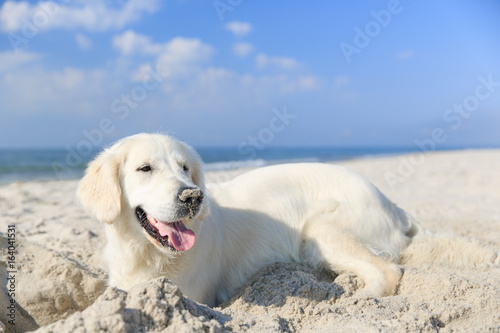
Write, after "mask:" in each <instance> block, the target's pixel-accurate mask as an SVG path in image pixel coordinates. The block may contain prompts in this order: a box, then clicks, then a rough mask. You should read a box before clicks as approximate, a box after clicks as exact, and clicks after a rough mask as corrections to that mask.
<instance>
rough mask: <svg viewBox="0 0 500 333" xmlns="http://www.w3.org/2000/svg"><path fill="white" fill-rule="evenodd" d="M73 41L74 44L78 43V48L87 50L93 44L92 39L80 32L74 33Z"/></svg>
mask: <svg viewBox="0 0 500 333" xmlns="http://www.w3.org/2000/svg"><path fill="white" fill-rule="evenodd" d="M75 41H76V44H77V45H78V47H79V48H80V50H84V51H87V50H90V49H91V48H92V47H93V46H94V43H93V42H92V40H91V39H90V38H89V37H87V36H85V35H84V34H82V33H77V34H76V35H75Z"/></svg>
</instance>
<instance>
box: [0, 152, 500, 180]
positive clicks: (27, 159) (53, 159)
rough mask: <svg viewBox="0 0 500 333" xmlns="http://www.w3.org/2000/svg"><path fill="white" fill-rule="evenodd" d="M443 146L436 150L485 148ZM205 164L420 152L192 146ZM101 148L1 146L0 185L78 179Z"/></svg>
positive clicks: (218, 166) (213, 167)
mask: <svg viewBox="0 0 500 333" xmlns="http://www.w3.org/2000/svg"><path fill="white" fill-rule="evenodd" d="M488 148H499V147H495V146H481V147H445V148H440V149H436V150H435V151H449V150H465V149H488ZM195 149H196V151H197V152H198V154H200V156H201V158H202V159H203V161H204V163H205V171H214V170H232V169H238V168H245V167H262V166H266V165H273V164H280V163H299V162H327V161H343V160H349V159H355V158H369V157H380V156H394V155H400V154H407V153H415V152H421V151H422V150H421V149H420V148H419V147H417V146H412V147H368V146H367V147H266V148H265V149H262V150H257V149H255V150H253V151H252V153H251V154H250V153H249V152H248V151H246V152H243V151H239V150H238V148H236V147H195ZM100 151H102V148H99V149H92V150H91V151H85V152H81V151H77V149H76V148H65V149H61V148H20V149H5V148H4V149H1V148H0V184H1V185H4V184H8V183H13V182H19V181H21V182H26V181H51V180H68V179H78V178H81V177H82V175H83V173H84V171H85V168H86V167H87V164H88V163H89V162H90V161H91V160H92V159H93V158H94V157H95V156H96V155H97V154H98V153H99V152H100Z"/></svg>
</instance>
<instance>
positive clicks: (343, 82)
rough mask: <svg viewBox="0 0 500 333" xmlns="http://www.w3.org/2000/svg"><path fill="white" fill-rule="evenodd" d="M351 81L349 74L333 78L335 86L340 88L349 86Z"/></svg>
mask: <svg viewBox="0 0 500 333" xmlns="http://www.w3.org/2000/svg"><path fill="white" fill-rule="evenodd" d="M350 83H351V78H350V77H348V76H337V77H335V79H334V80H333V87H334V88H340V87H343V86H347V85H349V84H350Z"/></svg>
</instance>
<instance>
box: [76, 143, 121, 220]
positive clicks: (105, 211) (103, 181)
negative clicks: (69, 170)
mask: <svg viewBox="0 0 500 333" xmlns="http://www.w3.org/2000/svg"><path fill="white" fill-rule="evenodd" d="M118 166H119V165H118V162H117V161H116V159H114V158H113V155H112V154H111V153H110V152H107V151H104V152H103V153H101V154H100V155H99V156H98V157H97V158H96V159H95V160H94V161H92V162H91V163H90V164H89V166H88V168H87V171H86V172H85V176H84V177H83V179H82V180H81V181H80V185H79V186H78V190H77V197H78V199H79V200H80V202H81V203H82V205H83V206H84V207H85V208H86V209H87V210H89V211H90V212H91V213H92V214H93V215H94V216H95V217H96V218H97V219H98V220H99V221H102V222H105V223H108V224H111V223H113V222H114V221H115V220H116V218H117V217H118V215H119V214H120V211H121V195H122V193H121V192H122V191H121V188H120V181H119V179H118Z"/></svg>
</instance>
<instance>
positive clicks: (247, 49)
mask: <svg viewBox="0 0 500 333" xmlns="http://www.w3.org/2000/svg"><path fill="white" fill-rule="evenodd" d="M253 50H254V47H253V45H252V44H250V43H236V44H234V45H233V53H234V54H236V55H237V56H238V57H242V58H244V57H246V56H247V55H249V54H250V53H252V52H253Z"/></svg>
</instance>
